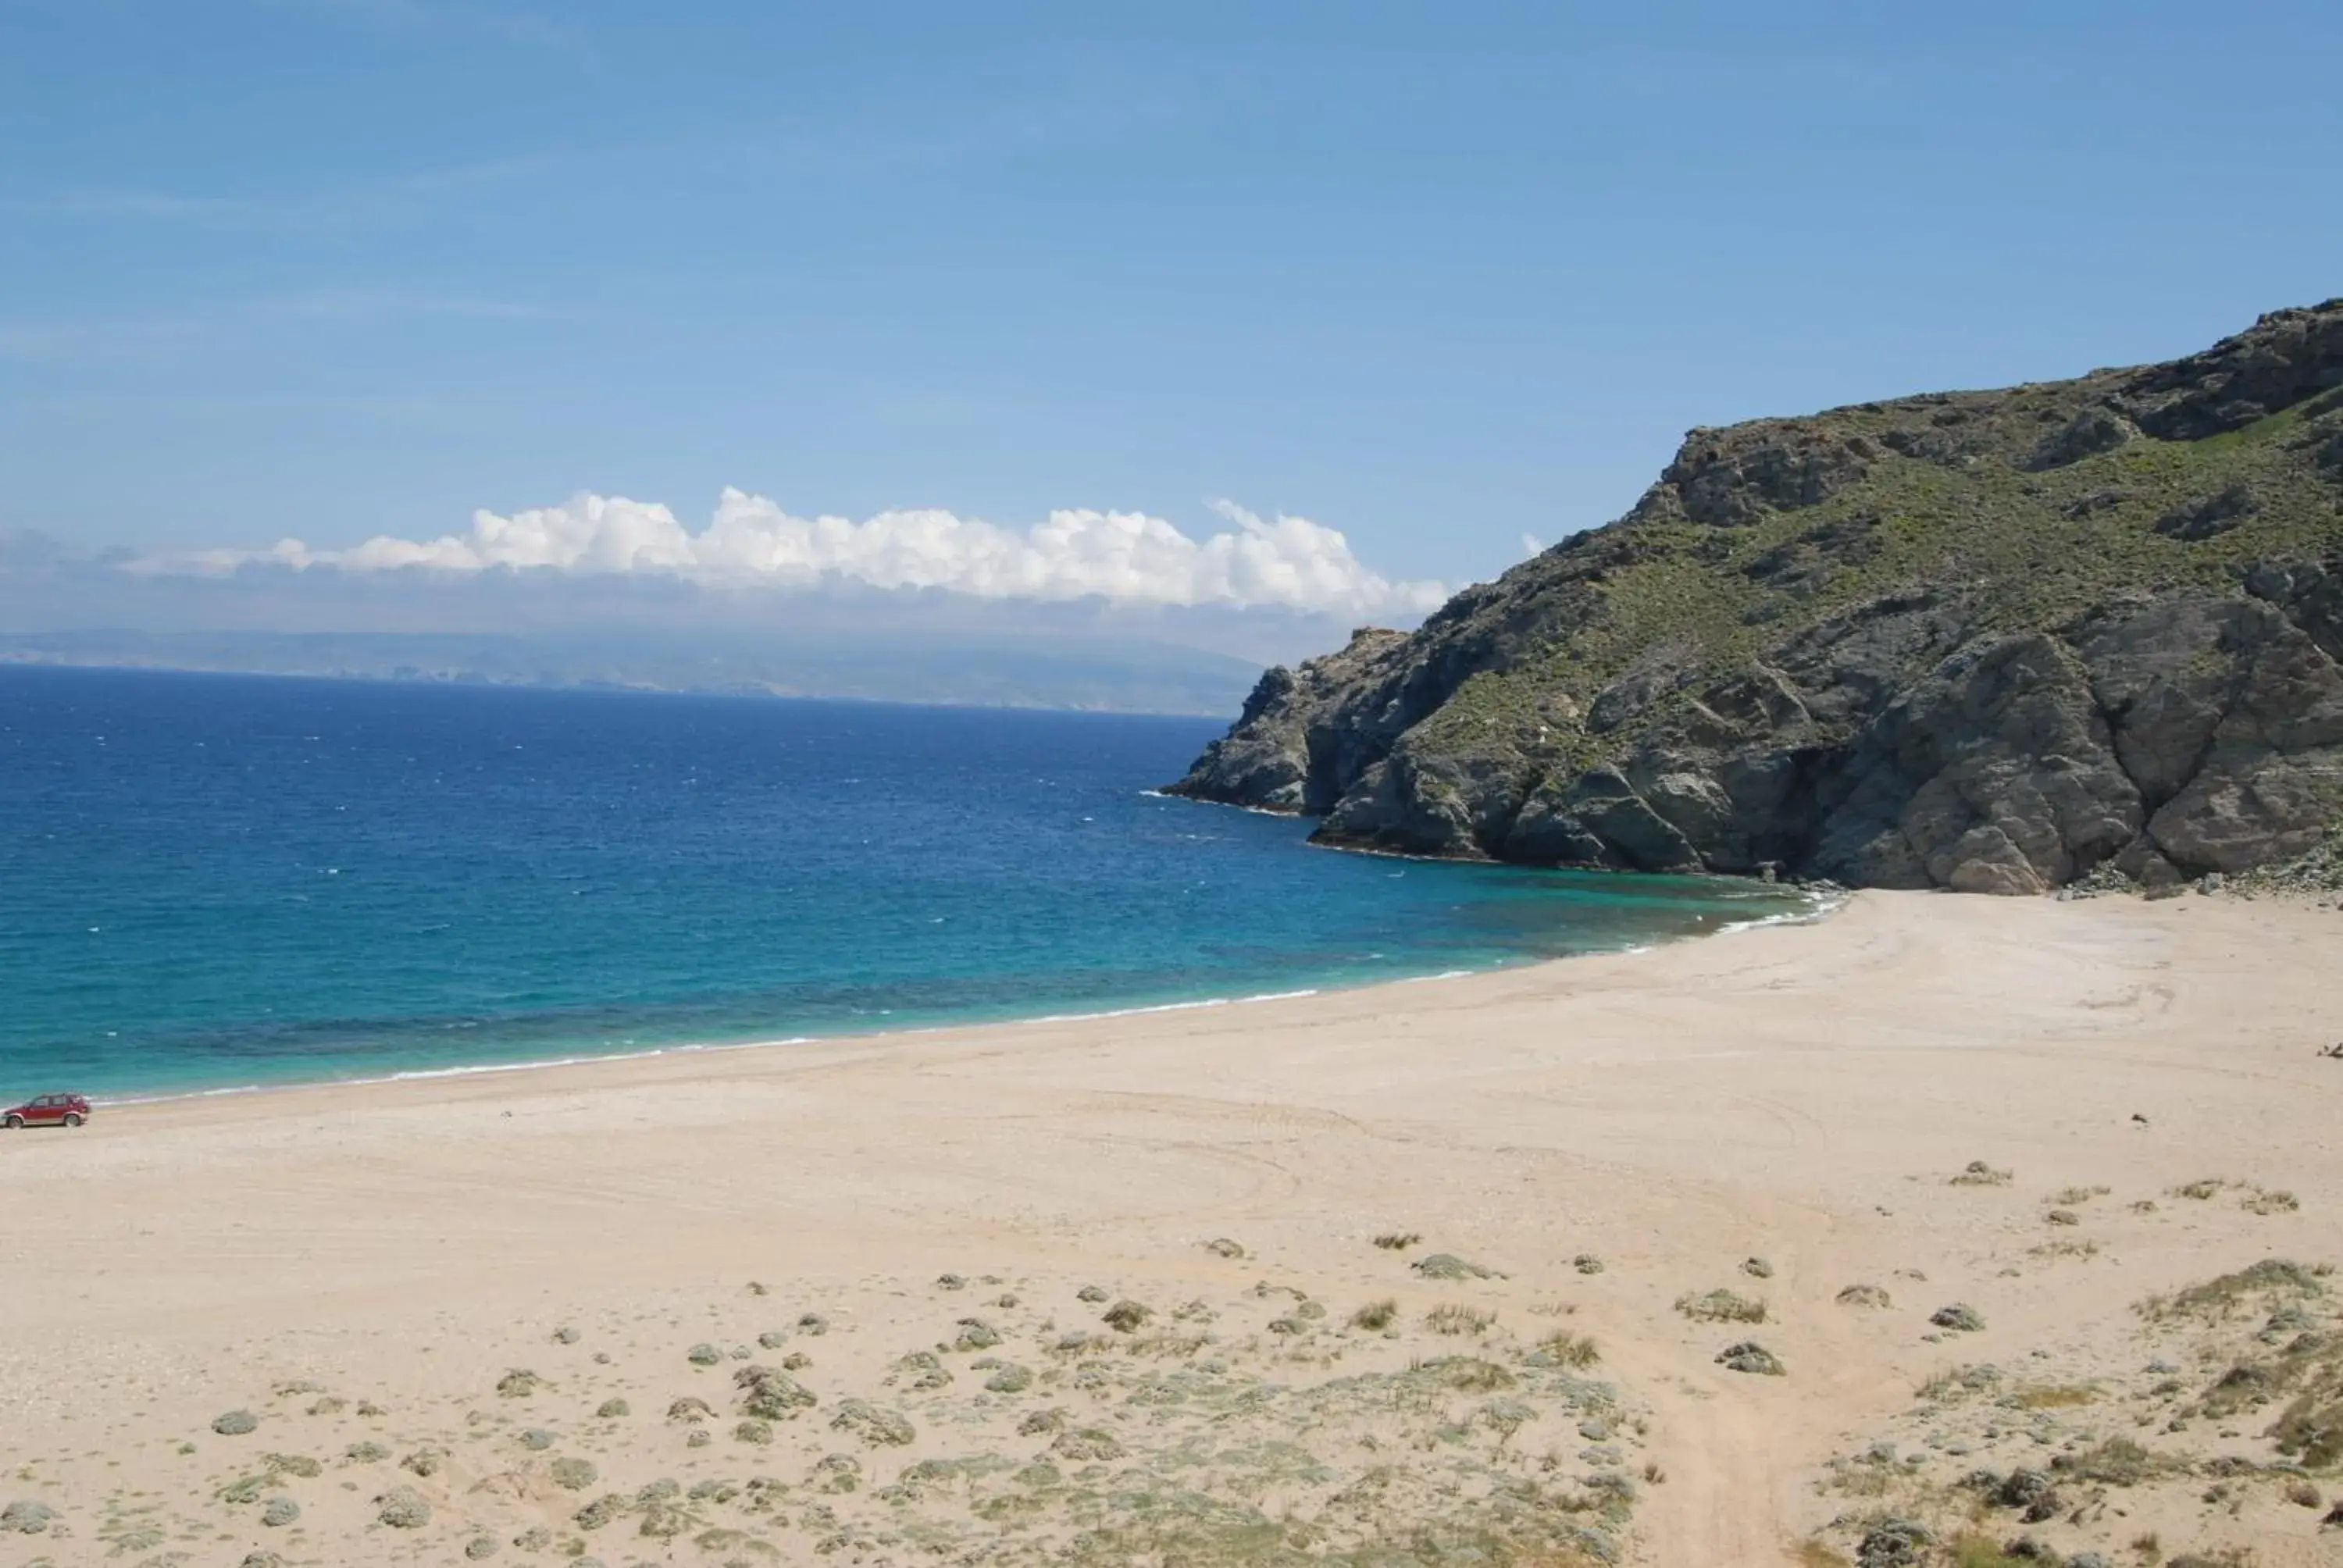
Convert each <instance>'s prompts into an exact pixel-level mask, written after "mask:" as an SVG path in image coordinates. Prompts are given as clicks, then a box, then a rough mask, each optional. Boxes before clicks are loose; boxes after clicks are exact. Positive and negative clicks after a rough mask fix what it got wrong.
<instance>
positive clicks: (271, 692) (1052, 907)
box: [0, 668, 1803, 1097]
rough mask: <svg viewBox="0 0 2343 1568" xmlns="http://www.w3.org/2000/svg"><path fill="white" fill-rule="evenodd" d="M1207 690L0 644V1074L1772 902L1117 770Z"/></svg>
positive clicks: (1731, 910) (1459, 961)
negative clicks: (579, 683) (774, 680)
mask: <svg viewBox="0 0 2343 1568" xmlns="http://www.w3.org/2000/svg"><path fill="white" fill-rule="evenodd" d="M1218 728H1219V727H1218V726H1217V725H1215V724H1212V723H1211V722H1207V721H1201V720H1194V719H1139V718H1117V717H1105V716H1095V715H1071V714H1045V713H1023V712H995V711H981V710H970V709H911V708H888V707H877V706H866V705H857V704H839V703H815V702H782V701H772V700H766V699H724V698H692V697H666V696H645V695H635V694H627V693H602V692H579V691H535V690H524V689H478V688H450V687H429V686H400V685H368V684H364V683H356V682H327V681H294V680H269V679H257V678H235V677H219V676H194V675H167V674H156V673H148V672H133V671H116V670H70V669H43V668H15V669H0V1002H4V1003H5V1006H0V1097H8V1096H14V1095H17V1094H33V1093H37V1092H43V1091H51V1090H61V1089H74V1090H80V1091H85V1092H94V1093H99V1094H106V1095H116V1096H120V1095H130V1094H145V1093H173V1092H191V1091H205V1090H215V1089H224V1088H237V1087H245V1086H258V1085H267V1084H276V1083H288V1082H300V1081H322V1080H336V1079H354V1078H371V1077H383V1076H388V1075H392V1074H397V1073H409V1072H425V1071H446V1070H463V1069H470V1068H478V1067H485V1066H493V1065H498V1064H508V1063H515V1062H522V1061H532V1060H552V1059H560V1058H566V1057H570V1056H577V1055H586V1054H610V1053H618V1052H623V1051H629V1050H653V1049H662V1048H671V1047H676V1046H681V1045H688V1044H722V1043H730V1042H740V1041H749V1040H772V1039H785V1038H794V1037H799V1036H819V1035H830V1034H839V1033H845V1032H851V1031H857V1030H876V1029H890V1028H908V1027H919V1026H928V1025H937V1024H945V1023H954V1022H967V1021H977V1020H992V1019H1001V1018H1013V1017H1030V1016H1036V1015H1046V1014H1055V1013H1065V1012H1084V1011H1102V1010H1116V1009H1121V1008H1130V1007H1143V1006H1158V1005H1165V1004H1171V1003H1180V1002H1192V1001H1196V1000H1204V999H1236V998H1243V997H1248V996H1256V995H1262V994H1268V993H1278V992H1285V991H1292V990H1304V989H1313V988H1321V987H1326V986H1335V985H1350V984H1357V983H1363V982H1366V981H1370V980H1384V979H1393V978H1398V977H1402V976H1409V975H1424V974H1437V973H1443V972H1447V971H1451V970H1475V969H1483V968H1488V967H1493V966H1495V965H1499V964H1503V963H1509V962H1518V961H1522V960H1530V959H1537V958H1545V957H1553V956H1558V955H1563V954H1568V953H1576V952H1584V951H1590V950H1601V949H1614V948H1620V947H1625V946H1632V945H1638V944H1642V943H1647V942H1651V941H1655V940H1664V939H1668V938H1673V937H1680V936H1689V935H1694V934H1697V933H1701V932H1704V931H1712V930H1717V929H1719V928H1721V927H1723V926H1725V925H1728V924H1732V923H1735V922H1741V921H1747V920H1761V919H1766V918H1772V917H1777V916H1783V915H1788V914H1792V913H1795V912H1796V911H1798V910H1800V909H1801V908H1803V906H1802V905H1801V903H1800V902H1799V900H1797V898H1796V897H1795V895H1793V894H1792V893H1790V892H1789V891H1787V890H1775V889H1768V888H1762V887H1757V886H1753V885H1746V884H1736V883H1730V882H1721V881H1715V880H1710V879H1691V878H1660V877H1611V876H1599V875H1586V874H1574V873H1566V872H1536V871H1525V870H1519V869H1503V868H1496V867H1485V866H1460V865H1448V864H1433V863H1426V862H1421V861H1403V860H1394V859H1378V858H1371V857H1365V856H1358V855H1345V854H1337V853H1332V852H1329V851H1326V850H1322V849H1312V848H1310V847H1309V846H1307V845H1306V844H1305V843H1304V841H1303V840H1304V839H1305V838H1306V836H1307V832H1308V825H1307V824H1305V823H1302V822H1297V821H1293V820H1289V819H1278V818H1273V817H1265V816H1260V815H1255V814H1252V813H1246V812H1241V811H1232V810H1229V809H1222V808H1216V807H1210V806H1200V805H1195V804H1192V803H1190V802H1186V801H1179V800H1172V799H1162V798H1161V797H1158V796H1154V795H1152V794H1150V793H1148V790H1149V789H1150V787H1151V786H1153V785H1156V784H1159V783H1161V782H1162V781H1163V780H1165V779H1172V778H1174V777H1176V776H1177V775H1178V774H1179V773H1180V772H1181V771H1182V769H1183V768H1184V767H1185V766H1186V764H1187V762H1188V760H1189V759H1190V758H1192V756H1193V755H1194V754H1195V752H1196V750H1197V749H1199V748H1200V747H1201V746H1202V744H1203V743H1204V742H1205V741H1206V740H1208V739H1210V738H1211V737H1212V735H1213V734H1214V733H1215V732H1216V731H1217V729H1218Z"/></svg>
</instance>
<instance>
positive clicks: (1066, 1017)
mask: <svg viewBox="0 0 2343 1568" xmlns="http://www.w3.org/2000/svg"><path fill="white" fill-rule="evenodd" d="M1238 809H1248V808H1238ZM1335 848H1337V849H1339V847H1335ZM1341 852H1342V853H1358V852H1366V853H1377V852H1379V851H1353V850H1341ZM1393 858H1395V859H1423V857H1416V856H1399V857H1393ZM1627 874H1631V875H1632V874H1635V873H1627ZM1718 880H1739V879H1732V878H1719V879H1718ZM1755 885H1765V884H1755V883H1753V886H1755ZM1807 896H1808V897H1810V898H1811V899H1812V900H1814V904H1813V907H1812V908H1809V909H1806V910H1784V911H1780V912H1777V913H1775V914H1770V915H1761V916H1757V917H1755V918H1753V919H1749V920H1721V923H1720V924H1718V925H1717V926H1716V928H1715V930H1704V931H1695V932H1691V933H1688V934H1685V935H1681V936H1676V937H1671V938H1666V939H1663V940H1661V941H1659V942H1644V943H1634V944H1630V945H1627V946H1624V947H1618V948H1595V949H1590V950H1586V951H1584V952H1576V953H1564V954H1560V955H1557V956H1551V957H1534V958H1523V959H1519V960H1511V961H1507V960H1499V961H1497V962H1495V963H1493V964H1490V965H1487V966H1485V967H1483V968H1479V969H1455V970H1436V971H1432V972H1427V973H1423V974H1391V975H1383V976H1377V977H1375V978H1373V979H1371V980H1353V981H1349V982H1342V981H1339V980H1338V981H1332V982H1324V981H1322V982H1320V983H1317V984H1311V985H1305V986H1302V987H1299V988H1296V989H1294V990H1272V991H1260V992H1250V993H1246V994H1243V995H1233V996H1202V997H1194V998H1188V999H1182V1000H1172V1001H1160V1002H1140V1003H1133V1004H1131V1005H1129V1006H1119V1007H1110V1008H1101V1009H1097V1010H1084V1011H1078V1012H1045V1013H1033V1014H1010V1015H1007V1016H1000V1017H989V1018H980V1019H964V1020H950V1021H945V1022H938V1023H930V1024H913V1025H909V1026H900V1027H898V1026H890V1025H879V1026H875V1027H872V1028H870V1029H867V1030H833V1031H830V1032H825V1033H815V1034H795V1035H777V1036H759V1038H756V1039H753V1040H677V1041H674V1042H671V1043H669V1044H664V1045H654V1046H633V1045H628V1046H621V1047H618V1048H616V1049H614V1050H583V1051H573V1052H567V1053H564V1054H562V1055H558V1056H550V1057H533V1058H528V1059H525V1060H515V1061H501V1060H484V1061H473V1062H462V1063H457V1064H452V1065H449V1066H447V1067H433V1068H416V1069H404V1070H391V1071H385V1072H375V1073H366V1074H362V1075H359V1076H354V1077H347V1078H304V1077H291V1078H286V1079H283V1080H280V1081H270V1082H252V1083H236V1084H216V1085H211V1086H208V1087H205V1088H200V1089H185V1090H154V1091H148V1090H137V1089H132V1090H126V1091H120V1092H116V1093H111V1094H103V1093H101V1094H92V1095H90V1096H89V1097H88V1098H89V1100H90V1102H91V1104H92V1106H93V1107H95V1108H99V1109H105V1110H108V1111H121V1110H125V1109H127V1108H129V1107H133V1106H141V1105H168V1104H175V1103H177V1102H179V1101H199V1100H220V1099H227V1098H235V1097H241V1096H246V1095H268V1094H281V1093H287V1092H293V1091H303V1090H312V1089H336V1088H353V1089H356V1088H366V1087H370V1086H373V1085H377V1084H385V1083H407V1082H416V1081H428V1080H433V1079H453V1078H466V1077H472V1076H478V1075H488V1074H499V1073H522V1072H535V1071H540V1070H557V1069H561V1068H569V1067H583V1066H588V1065H591V1064H594V1063H598V1062H611V1061H639V1060H654V1059H657V1058H659V1057H666V1056H681V1055H706V1054H714V1053H721V1052H729V1051H755V1050H779V1049H781V1048H783V1047H796V1046H805V1045H816V1044H828V1043H833V1042H845V1041H853V1040H887V1039H891V1038H895V1037H898V1036H906V1037H908V1036H917V1035H928V1034H938V1033H944V1032H950V1031H956V1030H988V1029H1009V1028H1018V1027H1022V1026H1027V1025H1041V1024H1059V1023H1086V1022H1094V1021H1100V1020H1111V1019H1119V1018H1134V1017H1141V1016H1144V1015H1147V1014H1150V1013H1161V1012H1177V1011H1182V1010H1192V1009H1199V1008H1224V1007H1249V1006H1253V1005H1257V1004H1259V1003H1262V1002H1269V1001H1284V1000H1297V999H1302V998H1307V997H1314V996H1320V995H1325V994H1332V993H1340V992H1350V991H1358V990H1373V989H1374V988H1377V987H1382V986H1398V985H1415V984H1420V983H1422V982H1423V981H1425V980H1462V979H1466V978H1470V977H1473V976H1476V975H1488V974H1499V973H1503V972H1507V971H1510V970H1520V969H1528V968H1535V967H1538V966H1540V965H1544V964H1556V963H1564V964H1566V963H1573V962H1576V961H1578V960H1582V959H1590V958H1605V957H1612V956H1615V955H1618V954H1622V953H1634V952H1644V951H1648V950H1651V949H1652V948H1654V947H1658V946H1665V945H1669V944H1671V943H1675V942H1696V941H1706V940H1713V939H1715V938H1718V937H1726V936H1732V935H1735V933H1738V932H1742V931H1750V930H1764V929H1766V928H1768V927H1772V926H1777V925H1798V924H1808V923H1812V922H1815V921H1818V920H1827V919H1829V918H1830V917H1831V915H1832V914H1834V913H1835V911H1836V910H1838V909H1840V908H1841V907H1842V906H1843V905H1844V904H1845V901H1846V899H1847V897H1848V895H1847V894H1846V893H1845V891H1843V890H1842V891H1841V892H1838V893H1836V894H1831V893H1825V892H1813V893H1810V894H1808V895H1807ZM28 1092H42V1093H45V1092H51V1091H46V1090H41V1091H28ZM58 1092H62V1091H58Z"/></svg>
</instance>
